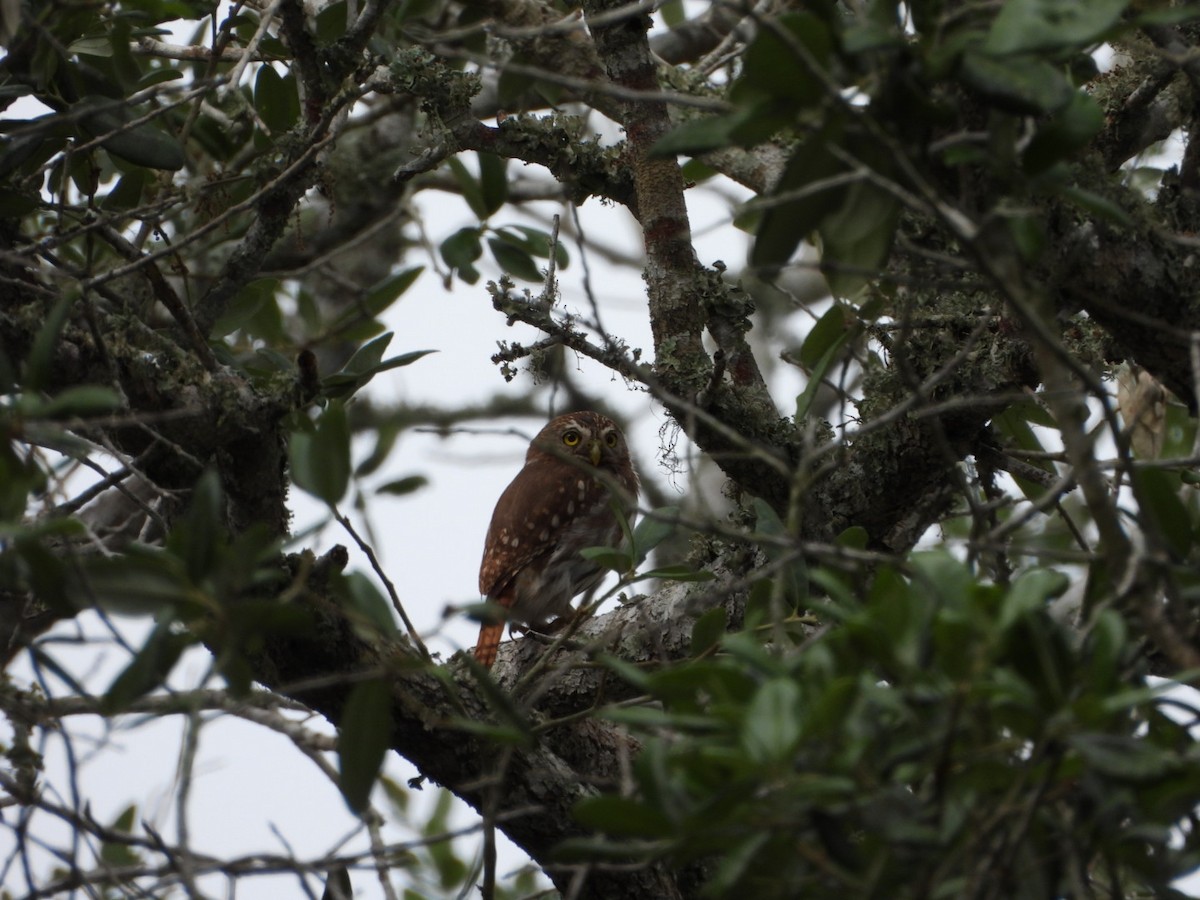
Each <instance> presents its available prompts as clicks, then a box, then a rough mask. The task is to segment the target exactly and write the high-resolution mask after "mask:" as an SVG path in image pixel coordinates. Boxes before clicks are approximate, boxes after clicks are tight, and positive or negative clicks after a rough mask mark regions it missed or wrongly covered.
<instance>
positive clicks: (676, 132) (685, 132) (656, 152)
mask: <svg viewBox="0 0 1200 900" xmlns="http://www.w3.org/2000/svg"><path fill="white" fill-rule="evenodd" d="M769 106H770V105H769V104H760V105H757V106H756V105H749V104H748V105H747V106H745V107H739V108H737V109H735V110H733V111H732V112H729V113H725V114H723V115H719V116H703V117H701V118H697V119H692V120H690V121H688V122H684V123H683V124H682V125H679V126H677V127H675V128H673V129H671V130H670V131H668V132H667V133H666V134H664V135H663V136H662V137H661V138H659V139H658V141H657V142H655V144H654V146H653V147H652V148H651V149H650V154H651V156H656V157H664V156H675V155H677V154H681V153H682V154H685V155H687V156H700V155H701V154H704V153H708V152H709V151H712V150H721V149H723V148H725V147H729V146H731V145H734V144H742V145H747V144H750V143H754V142H756V141H757V140H761V139H765V138H766V135H764V134H762V133H761V132H760V130H759V129H757V128H754V129H751V128H750V126H753V125H763V123H764V122H766V123H769V124H768V127H770V128H771V129H772V130H776V129H777V128H778V127H781V126H782V125H783V122H782V121H780V118H781V117H771V116H769V115H763V108H764V107H769ZM768 134H769V132H768Z"/></svg>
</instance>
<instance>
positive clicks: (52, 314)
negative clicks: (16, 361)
mask: <svg viewBox="0 0 1200 900" xmlns="http://www.w3.org/2000/svg"><path fill="white" fill-rule="evenodd" d="M71 305H72V299H71V295H70V294H69V293H64V294H63V295H62V296H61V297H60V298H59V299H58V301H57V302H56V303H55V304H54V306H52V307H51V308H50V310H49V312H48V314H47V315H46V319H45V321H44V322H42V327H41V328H39V329H38V333H37V334H36V335H35V336H34V338H33V346H32V347H31V348H30V350H29V355H28V356H27V357H26V358H25V371H24V373H23V378H22V382H23V383H24V386H25V388H26V390H29V391H31V392H32V391H40V390H43V389H45V388H46V387H47V385H49V383H50V372H51V368H52V363H53V360H54V346H55V344H57V343H58V334H59V332H60V331H62V328H63V324H64V323H65V322H66V321H67V315H68V314H69V313H70V311H71Z"/></svg>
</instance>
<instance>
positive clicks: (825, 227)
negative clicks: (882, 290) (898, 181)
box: [817, 171, 900, 297]
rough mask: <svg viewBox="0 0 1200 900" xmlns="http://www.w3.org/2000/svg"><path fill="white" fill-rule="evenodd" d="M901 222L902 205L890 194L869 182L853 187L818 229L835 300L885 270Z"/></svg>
mask: <svg viewBox="0 0 1200 900" xmlns="http://www.w3.org/2000/svg"><path fill="white" fill-rule="evenodd" d="M879 174H880V175H882V177H884V178H890V177H891V175H890V173H889V172H887V171H883V172H880V173H879ZM899 218H900V201H899V200H897V199H896V198H895V197H894V196H893V195H892V194H891V193H890V192H889V191H886V190H884V189H883V188H881V187H879V186H878V185H876V184H874V183H872V182H870V181H866V180H862V181H857V182H855V183H854V184H852V185H851V186H850V189H849V191H848V192H847V194H846V198H845V200H844V201H843V202H842V204H841V206H839V207H838V208H837V209H836V210H834V211H833V212H831V213H830V214H829V215H828V216H826V217H825V218H824V219H823V220H822V222H821V224H820V225H819V226H817V232H818V234H819V235H820V237H821V273H822V274H823V275H824V276H825V280H826V281H827V282H828V283H829V289H830V290H831V291H832V292H833V294H834V296H836V297H850V296H852V295H853V294H855V293H857V292H858V291H859V290H861V289H862V288H863V286H864V285H866V284H867V283H869V282H870V281H871V280H873V279H874V277H875V272H877V271H879V270H880V269H882V268H884V263H885V262H886V261H887V258H888V256H889V255H890V254H891V252H892V241H893V240H894V238H895V236H896V223H897V221H898V220H899Z"/></svg>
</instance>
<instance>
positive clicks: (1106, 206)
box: [1059, 185, 1133, 228]
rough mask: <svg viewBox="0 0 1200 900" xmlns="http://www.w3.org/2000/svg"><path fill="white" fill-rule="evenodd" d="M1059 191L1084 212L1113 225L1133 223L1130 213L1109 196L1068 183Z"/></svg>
mask: <svg viewBox="0 0 1200 900" xmlns="http://www.w3.org/2000/svg"><path fill="white" fill-rule="evenodd" d="M1059 193H1060V194H1062V195H1063V196H1064V197H1066V198H1067V199H1068V200H1070V201H1071V202H1072V203H1074V204H1075V205H1076V206H1078V207H1079V208H1080V209H1082V210H1083V211H1084V212H1088V213H1091V214H1092V215H1094V216H1097V217H1099V218H1101V219H1104V220H1105V221H1107V222H1110V223H1111V224H1113V225H1120V226H1122V227H1126V228H1127V227H1129V226H1131V225H1133V219H1131V218H1130V216H1129V213H1127V212H1125V210H1124V209H1122V208H1121V207H1120V206H1119V205H1118V204H1116V203H1114V202H1113V201H1112V200H1109V199H1108V198H1107V197H1102V196H1101V195H1099V194H1096V193H1093V192H1092V191H1089V190H1086V189H1084V188H1081V187H1076V186H1075V185H1066V186H1065V187H1062V188H1060V189H1059Z"/></svg>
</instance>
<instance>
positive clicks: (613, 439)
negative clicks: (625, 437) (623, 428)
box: [604, 431, 617, 447]
mask: <svg viewBox="0 0 1200 900" xmlns="http://www.w3.org/2000/svg"><path fill="white" fill-rule="evenodd" d="M604 443H606V444H608V446H610V447H615V446H617V433H616V432H615V431H610V432H609V433H608V434H606V435H605V436H604Z"/></svg>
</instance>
